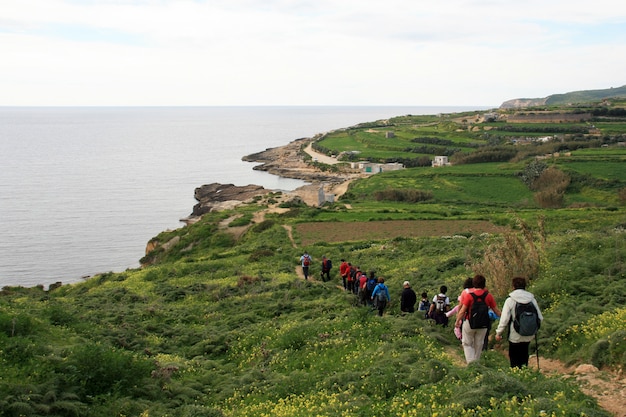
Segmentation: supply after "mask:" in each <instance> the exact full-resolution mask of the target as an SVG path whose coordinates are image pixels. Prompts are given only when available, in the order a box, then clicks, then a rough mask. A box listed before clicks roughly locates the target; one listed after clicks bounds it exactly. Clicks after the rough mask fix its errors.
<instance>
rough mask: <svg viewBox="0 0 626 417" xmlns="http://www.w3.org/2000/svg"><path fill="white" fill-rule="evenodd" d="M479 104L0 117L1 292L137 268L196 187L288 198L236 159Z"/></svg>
mask: <svg viewBox="0 0 626 417" xmlns="http://www.w3.org/2000/svg"><path fill="white" fill-rule="evenodd" d="M477 108H479V107H474V108H468V107H420V106H416V107H112V108H110V107H84V108H83V107H76V108H72V107H62V108H61V107H59V108H55V107H53V108H35V107H26V108H13V107H4V108H0V167H1V169H0V236H2V237H1V238H0V288H1V287H4V286H7V285H11V286H14V285H22V286H34V285H39V284H41V285H44V286H47V285H49V284H50V283H53V282H56V281H62V282H63V283H72V282H77V281H79V280H81V279H82V277H84V276H90V275H94V274H96V273H101V272H108V271H114V272H121V271H124V270H126V269H127V268H136V267H138V266H139V259H140V258H141V257H142V256H143V255H144V250H145V246H146V243H147V242H148V240H150V238H152V237H154V236H156V235H157V234H158V233H160V232H161V231H163V230H167V229H175V228H178V227H182V226H183V224H182V223H181V222H180V221H179V219H181V218H183V217H185V216H187V215H189V214H190V213H191V210H192V208H193V205H194V204H195V203H196V201H195V199H194V197H193V194H194V190H195V188H196V187H199V186H201V185H203V184H208V183H213V182H219V183H226V184H230V183H232V184H235V185H247V184H258V185H262V186H264V187H266V188H269V189H280V190H293V189H295V188H297V187H299V186H300V185H302V184H304V183H303V182H301V181H297V180H290V179H284V178H279V177H276V176H273V175H269V174H267V173H264V172H259V171H253V170H252V167H253V166H254V164H251V163H247V162H243V161H241V158H242V156H244V155H248V154H251V153H254V152H259V151H261V150H264V149H266V148H271V147H276V146H281V145H284V144H286V143H288V142H290V141H292V140H294V139H298V138H302V137H311V136H313V135H315V134H316V133H322V132H326V131H329V130H332V129H337V128H342V127H348V126H352V125H354V124H357V123H360V122H367V121H373V120H378V119H383V118H388V117H392V116H399V115H406V114H435V113H442V112H443V113H448V112H457V111H464V110H472V109H477Z"/></svg>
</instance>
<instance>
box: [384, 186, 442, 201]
mask: <svg viewBox="0 0 626 417" xmlns="http://www.w3.org/2000/svg"><path fill="white" fill-rule="evenodd" d="M374 198H375V199H376V200H377V201H401V202H406V203H419V202H421V201H428V200H432V198H433V193H432V191H422V190H400V189H395V188H394V189H391V190H380V191H376V192H375V193H374Z"/></svg>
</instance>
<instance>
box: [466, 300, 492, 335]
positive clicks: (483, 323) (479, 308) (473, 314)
mask: <svg viewBox="0 0 626 417" xmlns="http://www.w3.org/2000/svg"><path fill="white" fill-rule="evenodd" d="M487 294H489V293H488V292H487V291H485V292H484V293H483V294H482V295H476V294H475V293H473V292H470V295H471V296H472V298H473V299H474V302H473V303H472V306H471V307H470V312H469V325H470V327H471V328H472V329H486V328H488V327H489V323H490V319H489V306H488V305H487V303H486V302H485V298H487Z"/></svg>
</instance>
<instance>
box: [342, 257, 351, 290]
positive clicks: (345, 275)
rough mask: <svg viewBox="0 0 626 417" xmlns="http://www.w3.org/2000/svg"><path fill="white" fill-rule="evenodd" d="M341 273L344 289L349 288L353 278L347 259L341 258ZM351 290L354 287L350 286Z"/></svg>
mask: <svg viewBox="0 0 626 417" xmlns="http://www.w3.org/2000/svg"><path fill="white" fill-rule="evenodd" d="M339 275H341V280H342V281H343V289H344V290H348V289H349V288H350V285H349V283H351V282H352V279H351V278H350V264H349V263H348V262H346V260H345V259H341V263H340V264H339ZM350 290H352V289H351V288H350Z"/></svg>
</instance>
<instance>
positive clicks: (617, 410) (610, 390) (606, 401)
mask: <svg viewBox="0 0 626 417" xmlns="http://www.w3.org/2000/svg"><path fill="white" fill-rule="evenodd" d="M528 365H529V366H530V367H531V368H533V369H537V358H536V356H533V357H531V358H530V361H529V363H528ZM539 369H540V371H541V373H543V374H544V375H551V376H555V375H557V376H558V375H561V376H563V377H567V378H575V379H576V382H577V384H578V386H579V387H580V389H581V391H583V392H584V393H585V394H587V395H589V396H591V397H594V398H595V399H596V400H597V401H598V404H599V405H600V407H602V408H604V409H605V410H606V411H608V412H610V413H612V414H613V415H614V416H615V417H626V378H624V375H623V374H621V373H611V372H606V371H599V370H598V369H597V368H596V367H594V366H593V365H579V366H577V367H567V366H565V364H563V363H562V362H560V361H558V360H554V359H548V358H543V357H539Z"/></svg>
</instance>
